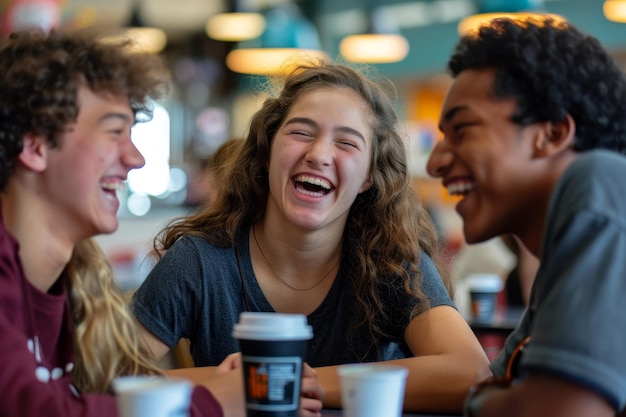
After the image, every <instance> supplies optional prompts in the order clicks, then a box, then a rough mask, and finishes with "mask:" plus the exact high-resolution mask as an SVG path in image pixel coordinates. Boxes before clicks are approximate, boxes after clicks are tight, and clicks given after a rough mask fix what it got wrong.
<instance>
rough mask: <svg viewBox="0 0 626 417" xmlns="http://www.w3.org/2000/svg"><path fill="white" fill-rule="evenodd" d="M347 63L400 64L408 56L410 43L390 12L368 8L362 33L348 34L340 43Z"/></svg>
mask: <svg viewBox="0 0 626 417" xmlns="http://www.w3.org/2000/svg"><path fill="white" fill-rule="evenodd" d="M339 52H340V53H341V55H342V56H343V57H344V58H346V59H347V60H348V61H353V62H360V63H370V64H382V63H391V62H398V61H402V60H403V59H404V58H406V56H407V55H408V54H409V41H408V40H407V39H406V38H405V37H404V36H402V35H401V34H400V33H399V31H398V28H397V25H396V23H395V18H394V16H393V15H392V13H391V11H389V9H386V8H383V7H375V8H371V9H370V10H369V11H368V13H367V29H366V31H365V32H364V33H359V34H354V35H348V36H346V37H345V38H343V39H342V40H341V42H340V44H339Z"/></svg>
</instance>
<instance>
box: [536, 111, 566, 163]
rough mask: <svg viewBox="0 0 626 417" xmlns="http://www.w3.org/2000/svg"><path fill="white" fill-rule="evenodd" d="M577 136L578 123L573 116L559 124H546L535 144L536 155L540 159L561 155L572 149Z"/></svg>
mask: <svg viewBox="0 0 626 417" xmlns="http://www.w3.org/2000/svg"><path fill="white" fill-rule="evenodd" d="M575 135H576V123H575V122H574V119H573V118H572V116H571V115H569V114H567V115H566V116H565V118H563V119H562V120H560V121H558V122H546V123H545V124H544V126H543V129H541V131H540V134H538V135H537V137H536V138H535V142H534V155H535V156H538V157H542V156H549V155H553V154H557V153H561V152H563V151H564V150H566V149H569V148H571V145H572V143H573V142H574V136H575Z"/></svg>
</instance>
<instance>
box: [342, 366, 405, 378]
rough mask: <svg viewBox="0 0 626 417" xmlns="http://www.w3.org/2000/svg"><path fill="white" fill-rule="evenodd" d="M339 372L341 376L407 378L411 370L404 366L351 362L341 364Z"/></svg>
mask: <svg viewBox="0 0 626 417" xmlns="http://www.w3.org/2000/svg"><path fill="white" fill-rule="evenodd" d="M337 373H338V374H339V376H340V377H341V378H358V379H362V378H388V377H394V378H396V377H402V378H403V379H404V378H406V377H407V376H408V374H409V370H408V369H407V368H405V367H404V366H399V365H390V364H381V363H376V362H373V363H349V364H344V365H339V367H338V368H337Z"/></svg>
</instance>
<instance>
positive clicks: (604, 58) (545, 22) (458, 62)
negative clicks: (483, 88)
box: [448, 15, 626, 153]
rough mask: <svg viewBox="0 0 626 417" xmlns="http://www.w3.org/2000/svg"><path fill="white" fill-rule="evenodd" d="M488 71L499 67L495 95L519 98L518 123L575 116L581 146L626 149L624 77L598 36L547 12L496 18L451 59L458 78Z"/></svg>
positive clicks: (465, 38)
mask: <svg viewBox="0 0 626 417" xmlns="http://www.w3.org/2000/svg"><path fill="white" fill-rule="evenodd" d="M482 68H494V69H495V70H496V76H495V81H494V91H493V93H494V94H495V96H497V97H503V98H504V97H508V98H514V99H516V101H517V104H518V108H517V111H516V112H515V114H514V115H513V116H512V118H511V120H512V121H513V122H515V123H517V124H519V125H522V126H525V125H528V124H531V123H536V122H541V121H551V122H557V121H559V120H562V119H563V118H564V117H565V116H566V115H567V114H569V115H571V116H572V118H573V119H574V121H575V123H576V137H575V139H574V144H573V147H574V149H575V150H576V151H579V152H580V151H585V150H588V149H592V148H605V149H611V150H614V151H618V152H621V153H626V77H625V75H624V72H623V71H622V69H621V68H620V67H619V66H618V65H617V63H616V62H615V61H614V60H613V59H612V57H611V56H610V55H609V53H608V52H607V51H606V50H605V49H604V48H603V47H602V45H601V44H600V42H599V41H598V40H597V39H596V38H594V37H592V36H589V35H586V34H584V33H582V32H581V31H580V30H579V29H577V28H576V27H574V26H572V25H571V24H569V23H568V22H566V21H564V20H558V19H554V18H549V17H548V18H545V17H543V16H541V15H537V16H532V17H530V18H526V19H520V20H512V19H508V18H501V19H494V20H492V21H490V22H489V23H488V24H486V25H484V26H482V27H480V28H479V29H477V30H476V31H475V32H472V33H470V34H468V35H465V36H463V37H462V38H461V39H460V40H459V42H458V43H457V45H456V48H455V50H454V52H453V54H452V55H451V57H450V59H449V61H448V70H449V72H450V73H451V75H452V76H453V77H456V76H457V75H458V74H459V73H461V72H462V71H464V70H467V69H482Z"/></svg>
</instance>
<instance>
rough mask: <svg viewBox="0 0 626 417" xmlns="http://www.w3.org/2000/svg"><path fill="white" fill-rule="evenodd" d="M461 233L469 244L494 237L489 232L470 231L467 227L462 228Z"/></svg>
mask: <svg viewBox="0 0 626 417" xmlns="http://www.w3.org/2000/svg"><path fill="white" fill-rule="evenodd" d="M463 235H464V236H465V241H466V242H467V243H469V244H473V243H481V242H484V241H486V240H489V239H491V238H492V237H494V236H492V235H491V234H489V233H484V232H482V231H478V232H476V231H472V230H471V229H469V228H467V227H464V228H463Z"/></svg>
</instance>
